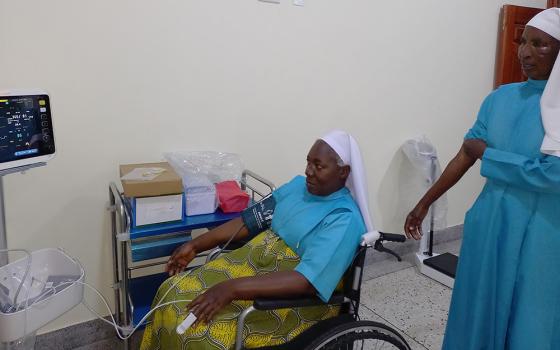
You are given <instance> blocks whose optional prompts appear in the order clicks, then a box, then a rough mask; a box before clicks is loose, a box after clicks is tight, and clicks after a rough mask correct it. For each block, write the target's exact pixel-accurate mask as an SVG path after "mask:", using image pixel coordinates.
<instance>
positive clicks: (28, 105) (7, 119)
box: [0, 94, 55, 169]
mask: <svg viewBox="0 0 560 350" xmlns="http://www.w3.org/2000/svg"><path fill="white" fill-rule="evenodd" d="M54 153H55V147H54V135H53V127H52V120H51V108H50V103H49V96H48V95H46V94H39V95H14V96H2V95H0V169H7V168H12V167H18V166H22V165H26V164H32V163H35V162H41V161H46V160H48V159H50V158H52V155H54Z"/></svg>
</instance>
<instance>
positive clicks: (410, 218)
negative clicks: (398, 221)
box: [404, 203, 428, 240]
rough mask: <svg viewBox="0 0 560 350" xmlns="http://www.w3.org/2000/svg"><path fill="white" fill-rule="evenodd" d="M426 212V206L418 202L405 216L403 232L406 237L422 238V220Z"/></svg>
mask: <svg viewBox="0 0 560 350" xmlns="http://www.w3.org/2000/svg"><path fill="white" fill-rule="evenodd" d="M426 214H428V207H426V206H424V205H422V204H421V203H418V204H417V205H416V207H414V209H412V211H411V212H410V213H408V215H407V217H406V221H405V223H404V232H405V233H406V237H408V238H414V239H415V240H419V239H420V238H422V221H424V218H425V217H426Z"/></svg>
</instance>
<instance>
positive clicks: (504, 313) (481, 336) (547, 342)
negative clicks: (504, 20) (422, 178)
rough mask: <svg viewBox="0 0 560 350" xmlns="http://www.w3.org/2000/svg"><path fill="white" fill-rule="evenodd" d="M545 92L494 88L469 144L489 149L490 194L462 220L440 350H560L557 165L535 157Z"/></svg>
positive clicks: (532, 87)
mask: <svg viewBox="0 0 560 350" xmlns="http://www.w3.org/2000/svg"><path fill="white" fill-rule="evenodd" d="M545 85H546V81H535V80H529V81H527V82H524V83H517V84H509V85H504V86H502V87H500V88H499V89H498V90H496V91H494V92H493V93H491V94H490V95H489V96H488V97H487V98H486V100H485V101H484V103H483V104H482V107H481V109H480V113H479V115H478V119H477V121H476V123H475V124H474V126H473V128H472V129H471V130H470V131H469V132H468V134H467V136H466V138H480V139H482V140H484V141H486V143H487V145H488V148H487V149H486V151H485V152H484V155H483V157H482V164H481V165H482V167H481V175H482V176H483V177H485V178H486V184H485V186H484V188H483V190H482V192H481V193H480V195H479V196H478V198H477V200H476V202H475V203H474V205H473V206H472V208H471V209H470V210H469V211H468V212H467V214H466V216H465V225H464V238H463V244H462V247H461V253H460V259H459V266H458V269H457V278H456V281H455V288H454V289H453V296H452V299H451V306H450V310H449V319H448V323H447V330H446V334H445V339H444V343H443V348H444V349H446V350H475V349H476V350H482V349H484V350H501V349H511V350H521V349H523V350H548V349H550V350H552V349H560V158H558V157H553V156H548V155H544V154H542V153H541V152H540V150H539V149H540V145H541V142H542V140H543V135H544V130H543V126H542V122H541V114H540V104H539V101H540V97H541V95H542V92H543V90H544V87H545ZM559 98H560V97H559Z"/></svg>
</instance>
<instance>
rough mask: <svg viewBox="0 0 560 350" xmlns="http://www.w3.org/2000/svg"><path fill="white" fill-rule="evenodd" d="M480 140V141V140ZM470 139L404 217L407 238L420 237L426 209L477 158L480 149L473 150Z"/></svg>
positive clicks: (458, 178)
mask: <svg viewBox="0 0 560 350" xmlns="http://www.w3.org/2000/svg"><path fill="white" fill-rule="evenodd" d="M481 142H482V141H481ZM471 143H472V141H471V140H465V141H464V142H463V145H462V146H461V149H460V150H459V152H458V153H457V155H456V156H455V157H454V158H453V159H452V160H451V161H450V162H449V164H448V165H447V167H446V168H445V170H444V171H443V173H442V174H441V176H440V177H439V179H438V180H437V181H436V183H434V184H433V185H432V187H430V189H429V190H428V192H426V194H425V195H424V196H423V197H422V199H420V201H419V202H418V204H416V206H415V207H414V209H412V211H411V212H410V213H409V214H408V216H407V217H406V221H405V224H404V232H405V233H406V236H407V237H408V238H414V239H417V240H418V239H420V238H421V237H422V221H423V220H424V218H425V217H426V214H427V213H428V209H429V208H430V206H431V205H432V203H434V202H435V201H436V200H437V199H438V198H439V197H441V195H443V194H444V193H445V192H447V190H449V189H450V188H451V187H453V185H455V184H456V183H457V181H459V180H460V179H461V177H463V175H465V173H466V172H467V170H469V168H470V167H471V166H473V164H474V163H475V162H476V159H477V158H479V157H477V155H476V154H475V153H476V152H479V151H480V150H478V149H476V150H474V149H473V147H472V146H471ZM484 147H486V146H485V144H484Z"/></svg>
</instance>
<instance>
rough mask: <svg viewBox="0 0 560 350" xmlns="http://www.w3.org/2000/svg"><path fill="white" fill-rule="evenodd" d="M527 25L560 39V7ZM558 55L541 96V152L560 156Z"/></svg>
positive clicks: (559, 75)
mask: <svg viewBox="0 0 560 350" xmlns="http://www.w3.org/2000/svg"><path fill="white" fill-rule="evenodd" d="M527 25H528V26H531V27H534V28H537V29H540V30H542V31H543V32H545V33H547V34H548V35H550V36H552V37H553V38H555V39H556V40H560V8H557V7H553V8H549V9H546V10H544V11H542V12H540V13H539V14H537V15H536V16H535V17H533V18H532V19H531V20H530V21H529V23H527ZM558 57H559V58H556V62H555V63H554V68H552V72H551V73H550V77H549V78H548V82H547V83H546V87H545V88H544V92H543V95H542V97H541V116H542V122H543V126H544V131H545V135H544V139H543V143H542V146H541V152H542V153H546V154H550V155H553V156H556V157H560V55H559V56H558Z"/></svg>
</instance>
